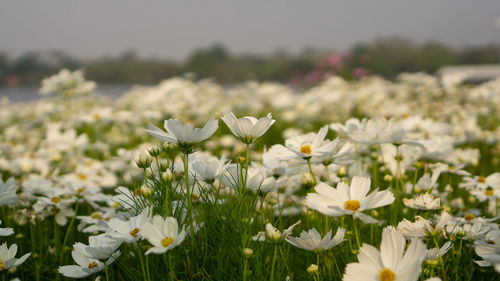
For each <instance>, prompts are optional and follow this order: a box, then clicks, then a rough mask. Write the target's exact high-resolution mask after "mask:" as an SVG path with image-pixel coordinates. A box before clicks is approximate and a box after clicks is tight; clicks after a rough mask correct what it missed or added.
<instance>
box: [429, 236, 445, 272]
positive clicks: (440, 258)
mask: <svg viewBox="0 0 500 281" xmlns="http://www.w3.org/2000/svg"><path fill="white" fill-rule="evenodd" d="M432 240H434V245H436V250H437V253H438V256H439V264H440V265H441V270H442V271H443V279H444V280H445V281H446V280H447V278H446V271H445V270H444V262H443V257H442V256H441V249H439V245H438V242H437V240H436V237H434V238H432Z"/></svg>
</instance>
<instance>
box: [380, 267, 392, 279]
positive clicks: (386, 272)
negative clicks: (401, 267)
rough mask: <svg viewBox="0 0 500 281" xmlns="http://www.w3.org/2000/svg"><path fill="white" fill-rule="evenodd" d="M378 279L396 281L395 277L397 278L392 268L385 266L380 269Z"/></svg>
mask: <svg viewBox="0 0 500 281" xmlns="http://www.w3.org/2000/svg"><path fill="white" fill-rule="evenodd" d="M378 279H380V281H394V279H396V274H394V272H393V271H392V270H391V269H390V268H387V267H385V268H382V270H380V273H379V274H378Z"/></svg>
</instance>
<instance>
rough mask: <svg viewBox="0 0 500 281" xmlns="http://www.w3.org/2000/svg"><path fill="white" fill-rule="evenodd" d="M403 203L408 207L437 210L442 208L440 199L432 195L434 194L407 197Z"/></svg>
mask: <svg viewBox="0 0 500 281" xmlns="http://www.w3.org/2000/svg"><path fill="white" fill-rule="evenodd" d="M403 203H404V204H405V205H406V207H409V208H412V209H418V210H437V209H439V208H441V203H440V199H439V198H436V199H434V197H433V196H432V194H428V193H425V194H421V195H419V196H417V197H416V198H412V199H407V198H403Z"/></svg>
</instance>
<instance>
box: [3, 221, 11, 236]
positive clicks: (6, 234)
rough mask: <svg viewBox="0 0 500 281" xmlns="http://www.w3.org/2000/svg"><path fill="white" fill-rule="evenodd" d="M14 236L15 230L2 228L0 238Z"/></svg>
mask: <svg viewBox="0 0 500 281" xmlns="http://www.w3.org/2000/svg"><path fill="white" fill-rule="evenodd" d="M1 224H2V221H1V220H0V225H1ZM12 234H14V229H12V228H10V227H7V228H1V227H0V236H10V235H12Z"/></svg>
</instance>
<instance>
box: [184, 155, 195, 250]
mask: <svg viewBox="0 0 500 281" xmlns="http://www.w3.org/2000/svg"><path fill="white" fill-rule="evenodd" d="M188 156H189V155H188V154H187V153H184V159H183V160H184V177H185V179H186V196H187V201H188V210H187V216H186V218H187V219H188V220H189V232H190V234H191V239H190V240H191V241H192V243H193V247H194V241H195V239H194V227H193V219H192V217H191V213H192V211H193V198H192V196H191V187H190V186H189V157H188Z"/></svg>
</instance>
